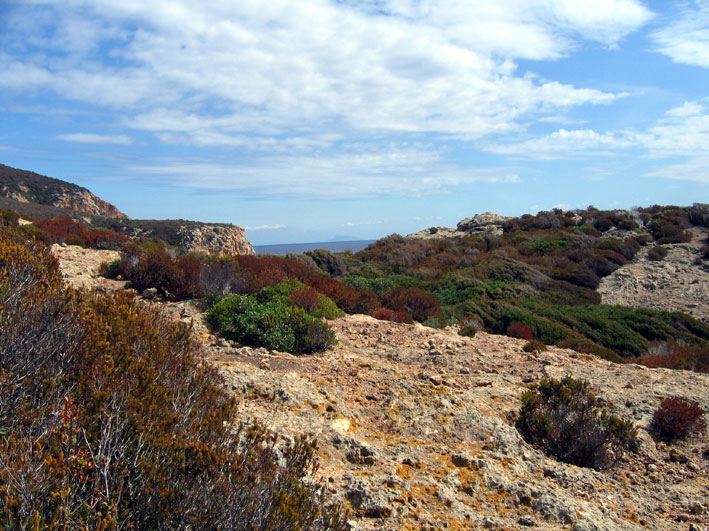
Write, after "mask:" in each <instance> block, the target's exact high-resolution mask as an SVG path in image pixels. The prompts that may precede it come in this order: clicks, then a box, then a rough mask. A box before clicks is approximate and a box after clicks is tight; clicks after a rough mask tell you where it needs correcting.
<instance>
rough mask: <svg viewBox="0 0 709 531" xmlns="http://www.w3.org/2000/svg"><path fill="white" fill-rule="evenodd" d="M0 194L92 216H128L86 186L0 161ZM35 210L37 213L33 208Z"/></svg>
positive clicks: (21, 200) (19, 200)
mask: <svg viewBox="0 0 709 531" xmlns="http://www.w3.org/2000/svg"><path fill="white" fill-rule="evenodd" d="M0 197H3V198H6V199H10V200H13V201H17V202H18V203H34V204H38V205H45V206H50V207H54V208H60V209H65V210H72V211H75V212H82V213H84V214H90V215H92V216H102V217H106V218H118V219H128V216H126V215H125V214H124V213H123V212H121V211H120V210H118V209H117V208H116V207H115V206H113V205H112V204H110V203H107V202H106V201H104V200H103V199H100V198H98V197H96V196H95V195H94V194H92V193H91V192H89V191H88V190H87V189H86V188H83V187H81V186H77V185H75V184H72V183H69V182H66V181H61V180H59V179H53V178H51V177H46V176H44V175H40V174H38V173H34V172H31V171H26V170H20V169H17V168H11V167H10V166H5V165H4V164H0ZM15 206H16V205H15ZM4 208H12V207H10V206H8V207H4ZM35 211H37V212H39V210H37V209H35ZM26 215H28V214H26ZM64 215H66V214H64ZM72 217H74V216H72Z"/></svg>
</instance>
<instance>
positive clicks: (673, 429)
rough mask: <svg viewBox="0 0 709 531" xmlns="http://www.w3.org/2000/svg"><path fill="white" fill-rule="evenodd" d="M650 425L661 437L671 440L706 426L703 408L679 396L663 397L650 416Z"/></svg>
mask: <svg viewBox="0 0 709 531" xmlns="http://www.w3.org/2000/svg"><path fill="white" fill-rule="evenodd" d="M651 427H652V429H653V430H654V431H655V433H657V435H658V436H659V437H661V438H663V439H667V440H670V441H673V440H675V439H682V438H684V437H686V436H688V435H689V434H691V433H703V432H704V430H705V429H706V427H707V424H706V422H705V420H704V410H702V408H701V407H699V404H698V403H696V402H689V401H687V400H684V399H682V398H679V397H671V398H665V399H663V400H662V402H661V403H660V406H659V407H658V408H657V410H656V411H655V414H654V415H653V416H652V422H651Z"/></svg>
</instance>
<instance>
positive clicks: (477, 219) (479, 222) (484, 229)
mask: <svg viewBox="0 0 709 531" xmlns="http://www.w3.org/2000/svg"><path fill="white" fill-rule="evenodd" d="M509 219H510V218H509V217H506V216H501V215H500V214H494V213H492V212H485V213H483V214H475V215H474V216H473V217H472V218H465V219H463V220H461V221H460V222H459V223H458V230H459V231H461V232H465V233H467V234H489V235H491V236H501V235H502V225H504V223H505V222H506V221H508V220H509Z"/></svg>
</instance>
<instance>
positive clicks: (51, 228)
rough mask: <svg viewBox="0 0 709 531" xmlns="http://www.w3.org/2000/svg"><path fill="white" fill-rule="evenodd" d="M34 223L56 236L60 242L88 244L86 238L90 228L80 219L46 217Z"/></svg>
mask: <svg viewBox="0 0 709 531" xmlns="http://www.w3.org/2000/svg"><path fill="white" fill-rule="evenodd" d="M34 225H35V226H37V227H39V228H40V229H42V230H43V231H44V232H47V233H49V234H51V235H53V236H54V237H56V239H57V241H58V242H60V243H61V242H64V243H67V244H69V245H81V246H82V247H83V246H85V245H86V242H85V238H86V235H87V234H88V230H87V229H86V227H84V226H83V225H82V224H81V223H79V222H78V221H74V220H73V219H71V218H70V217H64V218H54V219H45V220H41V221H35V222H34Z"/></svg>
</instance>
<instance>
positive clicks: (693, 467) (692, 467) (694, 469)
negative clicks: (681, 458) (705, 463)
mask: <svg viewBox="0 0 709 531" xmlns="http://www.w3.org/2000/svg"><path fill="white" fill-rule="evenodd" d="M687 468H688V469H690V470H691V471H692V472H699V471H700V470H701V469H700V468H699V465H697V463H693V462H691V461H690V462H689V463H687Z"/></svg>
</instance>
